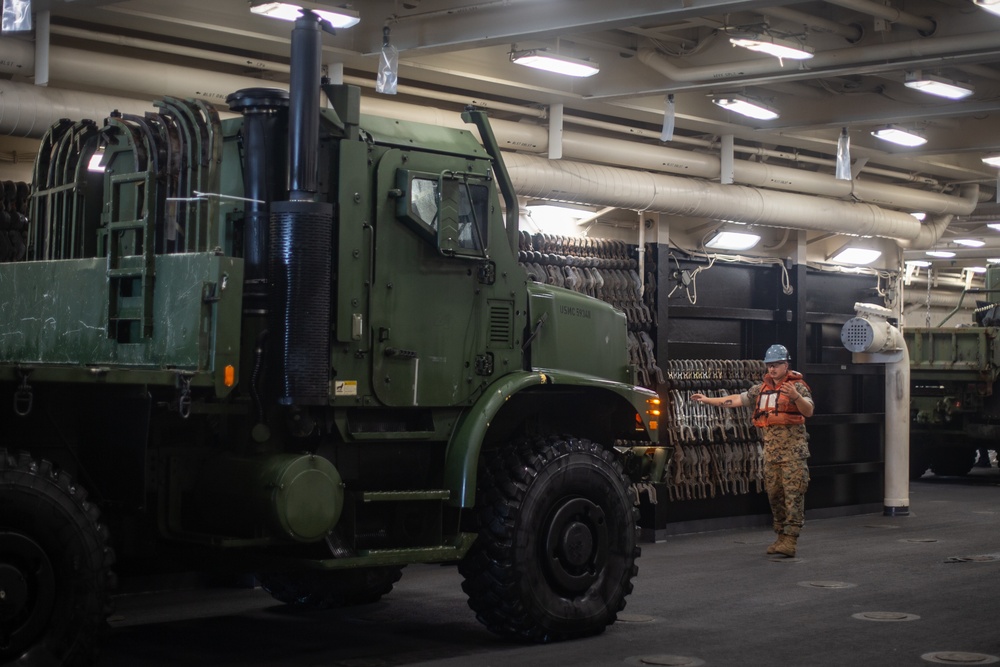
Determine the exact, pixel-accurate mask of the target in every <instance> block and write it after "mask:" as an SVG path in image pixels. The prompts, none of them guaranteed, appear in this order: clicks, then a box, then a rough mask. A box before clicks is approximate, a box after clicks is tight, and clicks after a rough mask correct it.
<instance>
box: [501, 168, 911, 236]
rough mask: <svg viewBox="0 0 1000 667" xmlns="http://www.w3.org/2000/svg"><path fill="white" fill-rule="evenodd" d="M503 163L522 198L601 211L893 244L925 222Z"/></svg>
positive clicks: (644, 178) (682, 183)
mask: <svg viewBox="0 0 1000 667" xmlns="http://www.w3.org/2000/svg"><path fill="white" fill-rule="evenodd" d="M504 161H505V162H506V163H507V169H508V171H509V173H510V176H511V179H512V180H513V182H514V187H515V189H516V190H517V192H518V194H519V195H521V196H528V197H538V198H542V199H555V200H567V199H569V198H572V197H573V196H574V195H573V194H572V193H580V194H579V195H576V196H577V197H579V198H580V200H583V201H586V202H587V203H589V204H594V205H598V206H614V207H616V208H624V209H632V210H646V211H655V212H659V213H669V214H673V215H683V216H689V217H699V218H712V219H726V220H736V221H739V222H745V223H748V224H753V223H758V224H765V225H771V226H776V227H788V228H790V229H800V230H806V231H823V232H832V233H839V234H856V235H859V236H878V237H883V238H889V239H907V240H913V239H916V238H918V237H919V236H920V229H921V223H920V221H918V220H917V219H916V218H914V217H913V216H912V215H909V214H907V213H901V212H898V211H889V210H885V209H881V208H879V207H877V206H873V205H871V204H863V203H856V202H847V201H839V200H835V199H823V198H819V197H809V196H806V195H798V194H791V193H786V192H777V191H768V190H761V189H758V188H749V187H746V186H742V185H719V184H718V183H711V182H708V181H703V180H699V179H693V178H680V177H677V176H667V175H664V174H651V173H648V172H641V171H633V170H628V169H621V168H617V167H606V166H602V165H596V164H581V163H576V162H567V161H565V160H560V161H558V162H555V161H551V160H546V159H544V158H540V157H534V156H530V155H523V154H519V153H512V154H508V155H505V156H504Z"/></svg>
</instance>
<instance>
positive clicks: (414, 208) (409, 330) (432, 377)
mask: <svg viewBox="0 0 1000 667" xmlns="http://www.w3.org/2000/svg"><path fill="white" fill-rule="evenodd" d="M475 162H478V163H479V164H478V170H477V168H476V165H475ZM456 164H457V165H458V166H459V167H460V168H459V169H458V170H456ZM470 167H471V168H470ZM377 181H378V182H377V187H376V192H377V193H379V198H378V200H377V211H376V221H377V223H376V230H375V266H374V268H375V270H374V282H375V284H374V285H373V287H372V313H371V326H372V335H373V346H372V351H373V359H372V365H373V371H374V373H373V377H372V383H373V386H374V392H375V395H376V396H377V397H378V399H379V400H380V401H381V402H383V403H384V404H386V405H391V406H448V405H456V404H461V403H464V402H467V401H468V400H470V398H471V397H472V396H473V394H474V393H475V392H476V390H477V389H478V388H479V386H480V384H481V383H482V380H483V377H482V375H481V374H480V372H477V360H478V362H479V365H480V366H481V365H482V361H481V359H482V358H483V353H484V350H485V348H486V346H487V341H486V340H485V336H484V331H483V329H484V326H483V323H484V322H485V321H486V313H485V308H486V304H487V294H486V291H485V290H484V289H483V287H484V283H485V282H488V280H489V278H488V275H486V274H488V271H484V267H488V265H489V248H488V247H487V239H488V238H489V235H488V234H487V233H486V232H487V224H488V217H489V216H488V211H489V200H490V188H489V166H488V162H485V161H468V160H464V159H461V158H456V157H454V156H445V155H436V154H426V153H420V152H416V151H402V150H399V149H392V150H389V151H387V152H386V153H385V154H384V155H383V156H382V158H381V160H380V161H379V166H378V169H377ZM479 370H482V369H481V368H480V369H479Z"/></svg>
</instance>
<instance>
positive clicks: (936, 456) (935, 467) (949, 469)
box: [931, 447, 976, 477]
mask: <svg viewBox="0 0 1000 667" xmlns="http://www.w3.org/2000/svg"><path fill="white" fill-rule="evenodd" d="M932 457H933V458H932V459H931V471H932V472H933V473H934V474H935V475H946V476H955V477H961V476H962V475H968V474H969V471H970V470H972V466H973V464H975V462H976V450H975V449H971V448H967V447H941V448H939V449H936V450H934V452H933V454H932Z"/></svg>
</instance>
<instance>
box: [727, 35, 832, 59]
mask: <svg viewBox="0 0 1000 667" xmlns="http://www.w3.org/2000/svg"><path fill="white" fill-rule="evenodd" d="M729 41H730V42H731V43H732V45H733V46H742V47H743V48H744V49H750V50H751V51H758V52H760V53H766V54H767V55H769V56H774V57H775V58H777V59H779V60H783V59H785V58H788V59H789V60H807V59H809V58H812V57H813V50H812V48H810V47H808V46H806V45H805V44H800V43H799V42H795V41H792V40H790V39H781V38H780V37H773V36H771V35H754V36H753V37H730V38H729Z"/></svg>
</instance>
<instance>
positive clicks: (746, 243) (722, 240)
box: [705, 231, 760, 250]
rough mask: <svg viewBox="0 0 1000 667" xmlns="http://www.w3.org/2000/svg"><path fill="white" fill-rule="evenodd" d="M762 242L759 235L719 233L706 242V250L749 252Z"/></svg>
mask: <svg viewBox="0 0 1000 667" xmlns="http://www.w3.org/2000/svg"><path fill="white" fill-rule="evenodd" d="M758 241H760V235H759V234H751V233H749V232H730V231H717V232H715V234H713V235H712V238H710V239H709V240H707V241H705V247H706V248H716V249H718V250H749V249H750V248H752V247H754V246H755V245H757V242H758Z"/></svg>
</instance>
